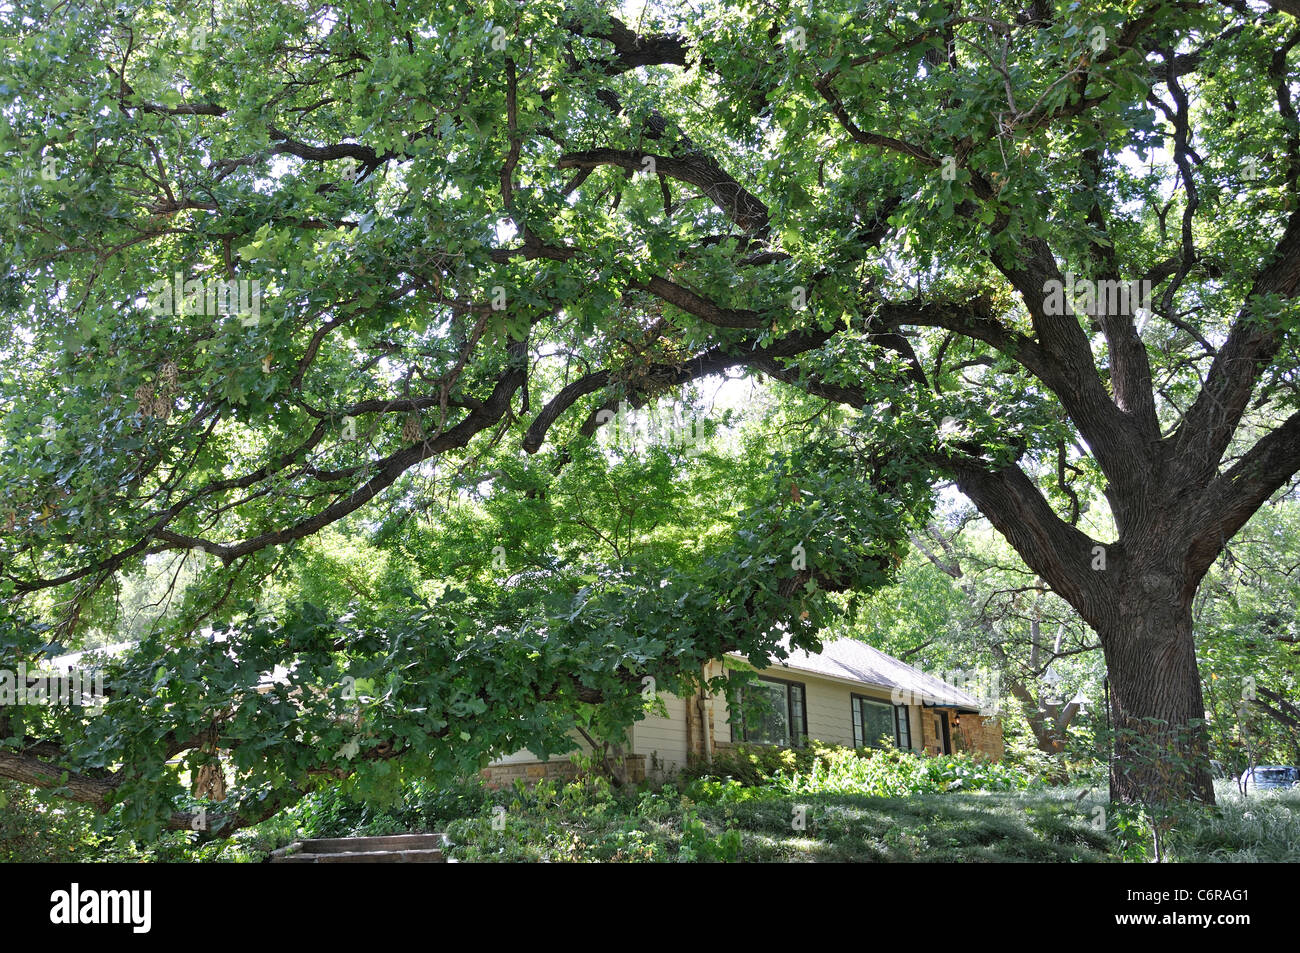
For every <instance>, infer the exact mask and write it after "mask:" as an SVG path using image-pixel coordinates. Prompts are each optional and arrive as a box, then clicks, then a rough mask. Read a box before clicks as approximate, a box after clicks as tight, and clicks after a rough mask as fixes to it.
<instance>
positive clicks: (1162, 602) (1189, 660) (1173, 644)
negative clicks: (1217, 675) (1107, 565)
mask: <svg viewBox="0 0 1300 953" xmlns="http://www.w3.org/2000/svg"><path fill="white" fill-rule="evenodd" d="M1181 589H1182V587H1181V586H1180V585H1179V580H1178V578H1177V574H1176V573H1174V572H1167V571H1166V572H1162V571H1159V570H1152V571H1149V572H1145V573H1142V574H1140V575H1137V576H1136V577H1130V578H1129V579H1127V580H1126V581H1125V584H1124V585H1123V586H1122V587H1121V588H1120V591H1119V593H1117V596H1118V598H1117V600H1116V604H1115V612H1114V613H1113V621H1112V622H1108V623H1107V624H1104V625H1103V626H1102V627H1101V631H1100V635H1101V643H1102V650H1103V651H1104V652H1105V655H1106V670H1107V672H1108V673H1109V678H1110V716H1111V726H1112V732H1113V739H1114V741H1113V743H1114V753H1113V756H1112V758H1111V777H1110V790H1111V798H1112V799H1113V800H1116V801H1127V802H1139V801H1140V802H1143V803H1148V804H1168V803H1171V802H1174V801H1187V800H1195V801H1202V802H1204V803H1206V804H1213V803H1214V785H1213V783H1212V780H1211V774H1210V768H1209V748H1208V744H1207V736H1206V730H1205V701H1204V699H1203V698H1202V695H1201V679H1200V674H1199V672H1198V670H1197V664H1196V649H1195V643H1194V641H1193V638H1192V611H1191V598H1190V595H1183V593H1182V592H1181V591H1180V590H1181Z"/></svg>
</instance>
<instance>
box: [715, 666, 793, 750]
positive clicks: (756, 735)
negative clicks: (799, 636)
mask: <svg viewBox="0 0 1300 953" xmlns="http://www.w3.org/2000/svg"><path fill="white" fill-rule="evenodd" d="M749 691H751V692H752V693H753V696H752V701H753V702H754V703H755V708H757V709H758V710H757V711H751V712H750V714H749V717H748V718H746V717H745V713H744V710H743V707H744V704H745V702H741V705H740V706H738V708H737V713H738V714H739V715H740V724H739V725H737V724H736V722H735V720H733V721H732V725H731V736H732V740H733V741H734V740H736V738H737V737H739V739H740V740H742V741H745V742H748V743H749V744H758V745H787V746H789V745H801V744H803V742H804V739H806V738H807V737H808V715H807V711H806V708H805V702H804V688H803V685H801V684H800V683H799V682H783V681H778V680H776V679H768V678H763V679H759V681H758V682H756V683H755V684H753V685H751V686H749ZM738 728H739V730H737V729H738Z"/></svg>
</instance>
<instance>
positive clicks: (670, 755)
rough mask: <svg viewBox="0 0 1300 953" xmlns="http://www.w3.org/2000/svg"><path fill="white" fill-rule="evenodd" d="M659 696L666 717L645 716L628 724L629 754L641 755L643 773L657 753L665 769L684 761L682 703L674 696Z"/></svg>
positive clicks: (684, 742)
mask: <svg viewBox="0 0 1300 953" xmlns="http://www.w3.org/2000/svg"><path fill="white" fill-rule="evenodd" d="M659 698H660V700H662V701H663V703H664V709H665V711H666V713H667V717H665V716H664V715H659V714H652V715H648V716H646V717H645V718H644V719H642V720H641V721H638V722H637V723H636V724H635V725H634V726H633V727H632V753H633V754H643V755H645V759H646V771H647V772H648V771H650V769H651V760H650V759H651V757H652V756H658V758H659V761H660V762H661V763H662V764H663V766H664V767H666V768H671V767H683V766H684V765H685V764H686V702H685V700H683V699H681V698H678V697H677V696H676V695H660V696H659Z"/></svg>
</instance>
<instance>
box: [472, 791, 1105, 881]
mask: <svg viewBox="0 0 1300 953" xmlns="http://www.w3.org/2000/svg"><path fill="white" fill-rule="evenodd" d="M1085 803H1086V802H1085ZM800 807H802V808H803V811H802V817H803V826H802V829H796V816H797V812H796V808H800ZM498 823H499V824H500V821H498ZM448 834H449V835H450V837H451V840H452V842H453V847H452V848H451V856H452V857H455V858H456V859H459V860H465V861H493V860H496V861H543V860H544V861H551V862H557V861H559V862H563V861H578V862H581V861H614V862H619V861H631V862H637V861H650V862H655V861H683V860H685V861H715V860H728V861H741V862H819V861H821V862H836V861H855V862H864V861H865V862H891V863H899V862H913V861H937V862H959V861H964V862H974V863H996V862H1007V861H1038V862H1050V863H1097V862H1104V861H1107V860H1112V859H1115V858H1116V856H1117V849H1118V848H1117V844H1116V841H1115V838H1114V837H1113V836H1112V835H1111V834H1110V833H1108V832H1107V831H1105V830H1103V829H1099V828H1098V827H1096V826H1095V825H1094V823H1093V820H1092V818H1091V816H1090V815H1089V813H1088V812H1087V811H1086V810H1084V809H1082V808H1080V806H1079V805H1078V804H1077V803H1076V802H1075V800H1074V798H1073V797H1072V796H1069V792H1067V793H1066V795H1065V796H1054V795H1050V794H1044V793H1041V792H1039V793H1036V794H1033V795H1029V794H1023V793H1017V794H1012V793H1000V792H999V793H993V792H985V793H979V794H945V795H919V796H912V797H905V798H880V797H869V796H865V795H853V794H818V795H807V796H796V797H789V796H783V795H778V794H772V793H769V792H762V793H760V794H759V795H758V796H751V797H746V798H744V799H742V800H724V801H720V802H718V803H700V802H695V801H692V800H691V799H690V798H688V797H686V796H684V795H681V794H677V793H676V792H675V791H673V790H672V789H671V788H666V789H664V790H663V791H661V792H659V793H658V794H643V795H641V796H640V798H639V799H636V800H632V799H631V798H624V797H622V796H612V795H611V796H607V797H605V796H601V795H596V796H593V797H591V798H590V799H589V800H587V801H586V802H585V803H580V802H579V801H577V800H576V799H574V798H572V797H570V798H569V799H568V800H567V802H566V801H565V799H564V798H563V796H561V797H560V798H556V799H553V798H551V797H549V794H544V795H543V797H541V798H533V797H526V798H525V799H523V800H521V801H517V802H515V803H513V804H512V806H511V807H510V808H509V809H508V810H507V813H506V814H505V816H504V826H503V829H501V830H494V829H493V827H492V821H491V817H490V815H488V814H485V815H483V816H480V817H474V818H466V819H462V820H459V821H455V822H453V823H452V824H450V825H449V826H448Z"/></svg>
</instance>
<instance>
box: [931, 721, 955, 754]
mask: <svg viewBox="0 0 1300 953" xmlns="http://www.w3.org/2000/svg"><path fill="white" fill-rule="evenodd" d="M934 741H935V744H937V745H939V753H940V754H952V736H951V735H949V734H948V713H947V712H946V711H936V712H935V713H934Z"/></svg>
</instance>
